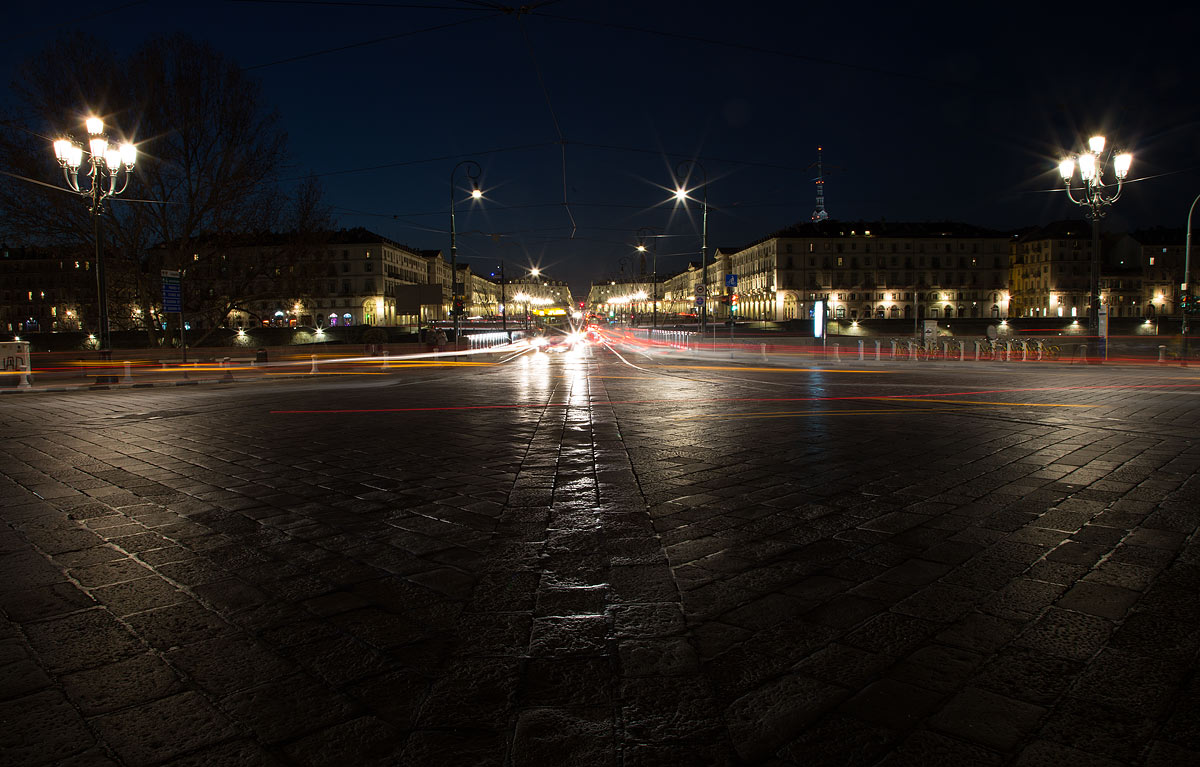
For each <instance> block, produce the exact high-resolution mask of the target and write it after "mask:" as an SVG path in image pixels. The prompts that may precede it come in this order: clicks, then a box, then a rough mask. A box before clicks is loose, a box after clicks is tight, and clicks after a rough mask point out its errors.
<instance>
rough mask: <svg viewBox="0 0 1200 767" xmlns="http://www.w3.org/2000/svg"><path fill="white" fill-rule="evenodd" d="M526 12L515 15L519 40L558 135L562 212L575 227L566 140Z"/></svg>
mask: <svg viewBox="0 0 1200 767" xmlns="http://www.w3.org/2000/svg"><path fill="white" fill-rule="evenodd" d="M525 13H527V11H523V12H522V13H519V14H518V15H517V26H518V27H520V29H521V38H522V39H523V40H524V41H525V49H526V50H527V51H528V52H529V58H530V60H532V61H533V70H534V72H536V73H537V78H538V84H539V85H541V86H542V96H544V97H545V99H546V107H547V108H548V109H549V110H550V119H551V120H553V121H554V132H555V133H557V134H558V142H559V149H560V152H561V155H562V193H563V200H562V204H563V210H565V211H566V212H567V218H569V219H570V220H571V226H572V227H574V226H575V216H574V215H573V214H572V213H571V206H570V204H569V203H568V202H567V140H566V137H565V136H563V132H562V126H561V125H559V122H558V115H557V114H555V112H554V104H553V103H552V102H551V100H550V89H549V88H547V87H546V78H545V77H543V76H542V68H541V66H540V65H539V64H538V60H537V56H536V55H535V54H534V52H533V45H532V43H530V41H529V33H528V32H527V31H526V29H525V25H524V24H523V23H522V21H521V18H522V16H524V15H525Z"/></svg>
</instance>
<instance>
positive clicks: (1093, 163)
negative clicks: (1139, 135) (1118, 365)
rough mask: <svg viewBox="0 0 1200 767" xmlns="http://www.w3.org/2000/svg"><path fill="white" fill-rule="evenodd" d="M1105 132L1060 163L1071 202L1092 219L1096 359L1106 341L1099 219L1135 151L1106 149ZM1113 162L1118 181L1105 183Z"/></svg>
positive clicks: (1090, 324)
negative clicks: (1074, 182) (1077, 182)
mask: <svg viewBox="0 0 1200 767" xmlns="http://www.w3.org/2000/svg"><path fill="white" fill-rule="evenodd" d="M1105 144H1106V142H1105V139H1104V137H1103V136H1092V137H1091V138H1090V139H1088V151H1086V152H1081V153H1080V154H1079V155H1077V156H1075V157H1068V158H1067V159H1065V160H1063V161H1062V162H1060V163H1059V165H1058V172H1059V175H1061V176H1062V179H1063V183H1064V185H1065V188H1066V190H1067V197H1068V198H1069V199H1070V200H1071V202H1073V203H1075V204H1076V205H1079V206H1081V207H1083V208H1084V210H1085V214H1086V215H1087V217H1088V218H1089V219H1091V221H1092V281H1091V282H1092V295H1091V301H1090V303H1091V309H1090V316H1089V317H1088V331H1089V333H1090V334H1091V337H1092V344H1093V352H1094V353H1093V355H1092V358H1094V359H1095V360H1096V361H1100V360H1102V359H1103V357H1104V356H1106V355H1105V353H1104V351H1103V346H1102V344H1103V342H1102V341H1101V340H1100V219H1102V218H1104V216H1105V215H1106V214H1107V213H1108V208H1109V206H1111V205H1112V204H1113V203H1114V202H1116V201H1117V198H1119V197H1120V196H1121V185H1122V183H1123V182H1124V181H1125V176H1127V175H1129V166H1130V165H1132V164H1133V155H1132V154H1130V153H1128V152H1121V153H1120V154H1117V153H1115V152H1114V151H1113V150H1112V149H1109V150H1108V151H1107V152H1106V151H1105ZM1110 163H1111V164H1112V171H1113V175H1114V176H1116V179H1117V183H1116V186H1115V187H1114V186H1113V184H1112V183H1111V182H1110V183H1107V184H1106V183H1104V169H1105V166H1107V165H1109V164H1110ZM1077 164H1078V165H1079V176H1080V178H1081V179H1082V180H1083V186H1082V187H1081V188H1080V189H1079V197H1078V198H1076V196H1075V190H1074V189H1073V188H1072V186H1071V181H1072V179H1073V177H1074V176H1075V166H1076V165H1077Z"/></svg>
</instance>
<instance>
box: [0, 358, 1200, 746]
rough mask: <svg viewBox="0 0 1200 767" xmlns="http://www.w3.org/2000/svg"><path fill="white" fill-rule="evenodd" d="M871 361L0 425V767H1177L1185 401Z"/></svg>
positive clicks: (611, 363)
mask: <svg viewBox="0 0 1200 767" xmlns="http://www.w3.org/2000/svg"><path fill="white" fill-rule="evenodd" d="M870 367H871V372H869V373H867V372H861V373H860V372H856V370H855V369H854V366H852V365H842V366H840V367H838V368H837V369H830V370H824V371H822V370H817V371H815V372H814V371H807V370H794V369H793V370H778V371H771V370H765V369H763V368H762V367H761V363H756V365H755V366H754V367H742V366H739V365H736V364H724V363H721V362H719V361H714V360H706V361H703V363H702V364H701V365H694V366H689V365H688V361H687V360H680V359H667V360H664V359H658V358H656V359H648V358H644V357H642V356H639V355H638V354H637V353H636V350H626V351H623V352H622V355H621V357H618V356H617V355H616V354H614V353H613V352H611V351H609V350H607V349H604V348H600V347H593V348H592V349H591V350H590V351H588V352H586V353H579V354H564V355H530V356H527V357H524V358H521V359H518V360H515V361H514V362H512V363H510V364H507V365H504V366H495V367H492V368H472V369H463V370H450V371H441V372H438V373H437V374H434V375H431V374H429V373H428V372H422V373H419V374H418V373H417V372H415V371H411V370H410V371H396V372H395V373H394V375H389V376H386V377H382V376H380V377H372V379H371V380H370V381H368V382H359V381H355V380H347V379H337V380H333V379H326V380H321V381H309V380H293V381H287V382H271V383H263V384H262V385H259V386H255V387H233V388H231V387H224V386H222V387H216V386H210V385H197V386H190V387H186V388H178V389H174V388H171V389H168V388H159V389H153V390H141V389H139V390H130V389H117V390H108V391H86V392H71V393H52V392H42V393H41V395H40V396H36V397H9V398H5V399H4V402H3V403H0V436H2V437H3V439H2V440H0V504H2V505H3V510H2V511H0V522H2V525H0V720H2V721H4V722H5V725H6V726H5V728H4V730H3V732H4V734H3V735H0V744H2V747H3V753H4V755H5V760H9V761H12V762H13V763H20V764H29V765H43V764H46V765H49V764H63V765H66V764H79V765H82V764H97V765H103V764H115V765H168V764H169V765H219V764H239V765H240V764H272V765H276V764H277V765H335V764H337V765H342V764H388V765H393V764H400V765H441V764H445V765H467V764H471V765H475V764H478V765H488V764H495V765H504V766H506V767H507V766H509V765H513V766H515V765H549V764H570V765H593V764H594V765H606V766H608V765H612V766H614V767H616V766H624V765H750V764H764V765H806V766H807V765H826V764H828V765H846V764H886V765H897V764H921V765H925V764H956V765H957V764H998V765H1000V764H1003V765H1037V764H1048V763H1060V764H1087V765H1093V764H1094V765H1166V764H1188V763H1200V735H1198V734H1197V733H1198V732H1200V731H1198V730H1197V728H1196V726H1195V724H1194V722H1195V721H1196V714H1197V705H1198V704H1200V693H1198V690H1200V685H1198V683H1197V675H1196V667H1197V652H1198V650H1200V601H1197V600H1196V599H1195V593H1196V590H1197V587H1198V586H1200V545H1198V543H1200V541H1198V539H1197V535H1196V529H1197V523H1198V521H1200V478H1198V477H1197V468H1198V467H1200V448H1198V447H1197V444H1196V441H1195V439H1194V437H1193V435H1194V433H1195V429H1196V426H1197V425H1198V421H1200V408H1198V407H1197V404H1196V403H1197V399H1196V398H1197V396H1198V394H1200V376H1197V375H1191V374H1190V373H1188V372H1186V371H1184V370H1180V369H1162V368H1153V367H1148V368H1144V369H1130V368H1120V369H1117V368H1108V367H1104V368H1096V367H1085V366H1039V367H1037V368H1036V369H1034V368H1020V367H1006V366H997V367H991V368H986V367H974V366H967V368H968V369H962V368H957V367H955V366H953V365H949V364H946V365H942V366H938V367H936V368H933V367H930V368H923V369H914V368H913V367H911V366H906V365H899V364H897V365H878V366H870ZM329 411H342V412H329Z"/></svg>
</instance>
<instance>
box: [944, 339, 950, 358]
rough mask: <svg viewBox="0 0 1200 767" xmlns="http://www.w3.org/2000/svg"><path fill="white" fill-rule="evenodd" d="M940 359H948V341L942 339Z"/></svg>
mask: <svg viewBox="0 0 1200 767" xmlns="http://www.w3.org/2000/svg"><path fill="white" fill-rule="evenodd" d="M942 359H944V360H948V359H950V342H949V341H942Z"/></svg>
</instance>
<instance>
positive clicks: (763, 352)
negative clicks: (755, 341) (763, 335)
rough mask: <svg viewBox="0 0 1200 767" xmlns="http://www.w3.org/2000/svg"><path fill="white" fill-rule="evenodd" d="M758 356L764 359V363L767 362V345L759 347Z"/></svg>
mask: <svg viewBox="0 0 1200 767" xmlns="http://www.w3.org/2000/svg"><path fill="white" fill-rule="evenodd" d="M758 356H759V358H760V359H762V361H763V362H766V361H767V345H766V344H759V345H758Z"/></svg>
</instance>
